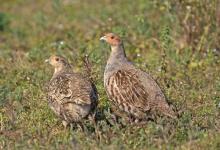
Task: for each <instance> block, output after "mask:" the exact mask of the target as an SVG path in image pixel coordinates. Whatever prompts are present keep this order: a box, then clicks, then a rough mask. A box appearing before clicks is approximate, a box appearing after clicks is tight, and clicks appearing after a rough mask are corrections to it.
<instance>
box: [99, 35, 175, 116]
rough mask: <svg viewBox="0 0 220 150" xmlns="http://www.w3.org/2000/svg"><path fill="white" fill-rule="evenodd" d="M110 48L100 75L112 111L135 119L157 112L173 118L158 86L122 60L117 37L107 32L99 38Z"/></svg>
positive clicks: (121, 51) (147, 75)
mask: <svg viewBox="0 0 220 150" xmlns="http://www.w3.org/2000/svg"><path fill="white" fill-rule="evenodd" d="M103 39H104V40H105V41H106V42H107V43H109V44H110V45H111V54H110V57H109V59H108V61H107V65H106V68H105V72H104V87H105V90H106V92H107V95H108V97H109V99H110V101H111V102H112V104H113V107H116V108H114V109H119V111H122V112H125V113H126V114H127V115H128V116H130V117H132V118H137V119H145V118H148V116H149V115H150V114H154V113H156V112H159V113H161V114H164V115H167V116H169V117H172V118H175V113H174V111H173V110H172V109H171V108H170V106H169V105H168V103H167V101H166V99H165V96H164V94H163V93H162V91H161V89H160V87H159V86H158V84H157V83H156V82H155V81H154V80H153V78H152V77H151V76H150V75H149V74H147V73H146V72H144V71H142V70H140V69H138V68H136V67H135V66H134V65H133V64H132V63H131V62H129V61H128V60H127V58H126V55H125V51H124V47H123V44H122V41H121V40H120V38H119V37H118V36H117V35H115V34H113V33H109V34H107V35H106V36H104V38H103Z"/></svg>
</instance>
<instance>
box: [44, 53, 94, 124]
mask: <svg viewBox="0 0 220 150" xmlns="http://www.w3.org/2000/svg"><path fill="white" fill-rule="evenodd" d="M46 62H49V63H50V64H51V65H52V66H53V67H54V68H55V71H54V73H53V77H52V79H51V80H50V82H49V84H48V87H47V99H48V102H49V106H50V108H51V109H52V110H53V111H54V112H55V114H56V115H57V116H58V117H60V118H61V119H62V121H63V125H64V126H65V127H66V126H67V125H68V124H70V123H74V122H76V123H77V122H81V121H82V119H83V118H85V117H86V116H88V115H89V114H90V113H91V111H92V110H93V109H95V107H96V104H97V99H98V96H97V93H96V89H95V87H94V85H92V83H91V82H90V81H89V79H88V78H86V77H83V75H82V74H79V73H75V72H73V71H72V68H71V66H70V64H69V63H68V62H67V60H66V59H65V58H63V57H61V56H51V57H50V58H49V59H48V60H46Z"/></svg>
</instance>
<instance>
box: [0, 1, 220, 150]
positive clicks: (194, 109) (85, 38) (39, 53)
mask: <svg viewBox="0 0 220 150" xmlns="http://www.w3.org/2000/svg"><path fill="white" fill-rule="evenodd" d="M106 32H115V33H117V34H119V35H120V36H121V37H122V38H123V40H124V45H125V49H126V53H127V56H128V58H129V59H130V60H131V61H132V62H134V63H135V65H136V66H138V67H139V68H141V69H143V70H145V71H147V72H149V73H150V74H151V75H152V76H153V78H154V79H155V80H157V82H158V83H159V85H160V86H161V88H162V89H163V91H164V93H165V94H166V96H167V99H168V101H169V102H170V103H172V104H173V105H174V106H175V107H176V108H177V111H178V112H179V113H180V118H179V119H178V120H176V121H175V120H169V119H166V118H160V119H159V120H158V121H157V122H149V123H148V124H146V125H145V126H143V127H138V126H131V125H127V126H126V127H124V128H122V129H120V128H119V127H118V125H117V124H116V125H114V126H112V127H110V126H108V125H107V124H106V122H105V121H104V120H103V121H100V122H98V127H99V129H98V131H97V133H95V132H94V128H93V126H92V124H91V123H89V122H87V123H86V126H87V127H88V130H89V131H88V132H87V133H85V132H82V131H80V130H78V129H77V128H76V129H75V130H71V129H64V128H63V126H62V124H61V122H60V120H59V119H58V118H57V117H56V116H55V115H54V114H53V112H52V111H51V110H50V109H49V108H48V105H47V101H46V98H45V94H44V85H45V84H46V83H47V82H48V80H49V79H50V78H51V76H52V73H53V69H52V68H51V67H50V66H48V65H46V64H45V63H44V60H45V59H46V58H48V57H49V56H50V55H51V54H60V55H63V56H65V57H67V58H68V60H69V61H70V62H71V64H72V65H73V66H74V69H75V70H76V71H82V70H83V63H82V58H83V56H84V55H85V54H88V55H89V59H90V60H91V62H92V64H93V70H92V71H93V76H94V79H95V82H96V85H97V88H98V90H99V97H100V104H99V108H98V109H99V112H100V114H102V113H104V112H106V111H107V110H108V108H109V106H108V103H107V96H106V94H105V91H104V88H103V71H104V67H105V63H106V59H107V58H108V55H109V52H110V50H109V48H108V46H107V45H106V44H103V43H100V41H99V38H100V37H101V36H102V35H103V34H104V33H106ZM219 58H220V2H219V1H218V0H209V1H208V0H184V1H183V0H154V1H153V0H121V1H118V0H48V1H45V0H38V1H34V0H0V149H72V148H75V149H220V115H219V113H220V108H219V107H220V106H219V103H220V75H219V74H220V59H219Z"/></svg>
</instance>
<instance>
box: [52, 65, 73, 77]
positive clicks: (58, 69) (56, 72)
mask: <svg viewBox="0 0 220 150" xmlns="http://www.w3.org/2000/svg"><path fill="white" fill-rule="evenodd" d="M71 72H72V69H71V66H70V65H67V66H58V67H55V69H54V73H53V77H52V78H55V77H57V76H58V75H60V74H62V73H71Z"/></svg>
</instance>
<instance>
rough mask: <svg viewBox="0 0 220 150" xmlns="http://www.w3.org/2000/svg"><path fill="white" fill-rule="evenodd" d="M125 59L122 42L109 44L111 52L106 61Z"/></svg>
mask: <svg viewBox="0 0 220 150" xmlns="http://www.w3.org/2000/svg"><path fill="white" fill-rule="evenodd" d="M126 60H127V58H126V54H125V51H124V46H123V44H121V45H117V46H111V54H110V57H109V60H108V62H120V61H126Z"/></svg>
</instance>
